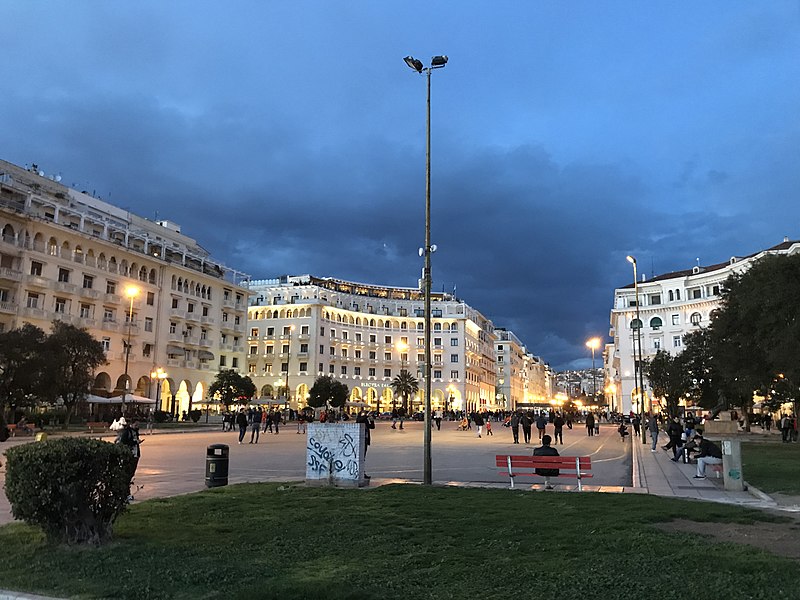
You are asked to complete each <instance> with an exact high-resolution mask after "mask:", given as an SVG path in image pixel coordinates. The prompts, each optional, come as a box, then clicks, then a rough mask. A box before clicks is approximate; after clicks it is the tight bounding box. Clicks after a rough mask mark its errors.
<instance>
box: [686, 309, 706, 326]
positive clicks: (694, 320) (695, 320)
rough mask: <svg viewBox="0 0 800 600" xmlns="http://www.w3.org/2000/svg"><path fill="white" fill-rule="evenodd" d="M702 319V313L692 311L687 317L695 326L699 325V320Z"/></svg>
mask: <svg viewBox="0 0 800 600" xmlns="http://www.w3.org/2000/svg"><path fill="white" fill-rule="evenodd" d="M702 320H703V315H701V314H700V313H699V312H696V313H692V316H691V317H689V321H690V322H691V324H692V325H694V326H695V327H696V326H698V325H700V321H702Z"/></svg>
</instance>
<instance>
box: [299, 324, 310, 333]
mask: <svg viewBox="0 0 800 600" xmlns="http://www.w3.org/2000/svg"><path fill="white" fill-rule="evenodd" d="M300 335H308V325H303V326H302V327H301V328H300Z"/></svg>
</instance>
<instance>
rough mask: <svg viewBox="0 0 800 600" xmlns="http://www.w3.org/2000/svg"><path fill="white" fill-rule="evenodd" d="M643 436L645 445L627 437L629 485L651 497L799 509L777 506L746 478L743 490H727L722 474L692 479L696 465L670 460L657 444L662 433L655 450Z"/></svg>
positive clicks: (663, 437) (668, 453)
mask: <svg viewBox="0 0 800 600" xmlns="http://www.w3.org/2000/svg"><path fill="white" fill-rule="evenodd" d="M765 433H766V432H765ZM647 439H648V443H647V444H642V440H641V438H639V437H634V438H632V440H631V443H632V445H633V453H632V454H633V485H634V487H635V488H640V489H641V490H642V491H644V492H645V493H648V494H653V495H655V496H672V497H674V498H689V499H695V500H706V501H710V502H720V503H723V504H737V505H739V506H746V507H751V508H760V509H772V510H781V511H786V512H800V506H782V505H779V504H778V503H777V502H776V501H775V500H773V499H772V498H770V497H769V496H768V495H767V494H765V493H764V492H762V491H761V490H758V489H756V488H754V487H753V486H751V485H748V484H747V482H746V481H745V488H746V491H744V492H729V491H726V490H725V488H724V485H723V479H722V477H719V478H715V477H714V476H713V475H711V476H709V477H708V478H706V479H695V478H694V476H695V475H696V474H697V466H696V465H692V464H683V462H672V461H671V460H670V459H671V458H672V451H665V450H662V449H661V446H662V445H663V444H666V442H667V441H668V438H667V437H666V435H665V434H664V433H663V432H662V433H661V434H659V436H658V444H657V445H656V448H657V451H656V452H651V451H650V436H649V435H648V437H647ZM748 441H749V440H748Z"/></svg>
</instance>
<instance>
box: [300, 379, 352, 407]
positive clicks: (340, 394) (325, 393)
mask: <svg viewBox="0 0 800 600" xmlns="http://www.w3.org/2000/svg"><path fill="white" fill-rule="evenodd" d="M348 394H349V390H348V389H347V386H346V385H345V384H343V383H342V382H341V381H337V380H336V379H334V378H333V377H328V376H322V377H317V379H316V380H315V381H314V385H313V386H311V389H310V390H309V391H308V405H309V406H313V407H314V408H319V407H321V406H327V405H328V404H330V405H331V406H333V407H336V408H341V407H342V406H344V403H345V402H346V401H347V396H348Z"/></svg>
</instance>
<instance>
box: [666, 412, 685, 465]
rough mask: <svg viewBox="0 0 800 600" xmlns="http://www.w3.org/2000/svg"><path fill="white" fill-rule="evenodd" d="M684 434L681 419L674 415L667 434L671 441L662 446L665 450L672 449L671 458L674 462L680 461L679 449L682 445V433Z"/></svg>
mask: <svg viewBox="0 0 800 600" xmlns="http://www.w3.org/2000/svg"><path fill="white" fill-rule="evenodd" d="M682 434H683V427H681V421H680V419H679V418H678V417H672V419H671V420H670V422H669V425H667V435H668V436H669V442H667V445H666V446H662V448H663V449H664V450H669V449H672V458H671V459H670V460H672V461H674V462H678V453H679V452H678V450H679V448H680V446H681V435H682Z"/></svg>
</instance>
